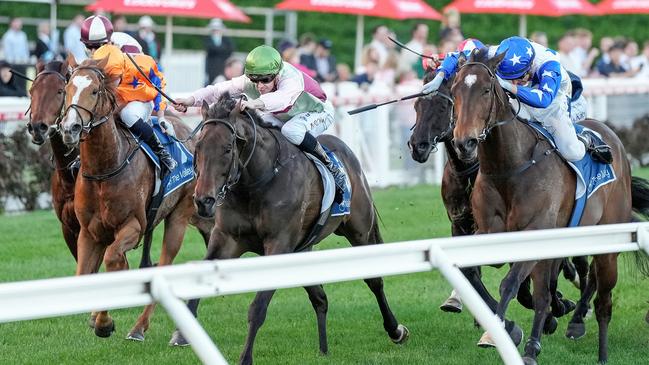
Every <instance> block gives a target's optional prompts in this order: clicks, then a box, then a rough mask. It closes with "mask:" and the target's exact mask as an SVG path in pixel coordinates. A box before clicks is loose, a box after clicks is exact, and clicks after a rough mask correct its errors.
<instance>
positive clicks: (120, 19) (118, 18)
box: [112, 15, 135, 37]
mask: <svg viewBox="0 0 649 365" xmlns="http://www.w3.org/2000/svg"><path fill="white" fill-rule="evenodd" d="M112 22H113V30H114V31H115V32H122V33H126V34H128V35H130V36H131V37H133V36H134V35H135V34H134V33H133V32H130V31H128V30H127V29H126V28H127V27H128V22H127V21H126V17H125V16H124V15H115V16H114V17H113V21H112Z"/></svg>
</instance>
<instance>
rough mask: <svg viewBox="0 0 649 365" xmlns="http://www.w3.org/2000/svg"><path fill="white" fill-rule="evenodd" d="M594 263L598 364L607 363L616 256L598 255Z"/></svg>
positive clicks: (615, 275) (615, 276)
mask: <svg viewBox="0 0 649 365" xmlns="http://www.w3.org/2000/svg"><path fill="white" fill-rule="evenodd" d="M593 260H594V261H595V265H594V268H595V271H596V273H595V275H596V276H597V297H595V302H594V304H595V316H596V318H597V324H598V325H599V362H600V364H604V363H606V361H608V324H609V322H610V321H611V315H612V312H613V300H612V298H611V292H612V290H613V288H614V287H615V284H616V283H617V254H607V255H599V256H595V257H594V258H593Z"/></svg>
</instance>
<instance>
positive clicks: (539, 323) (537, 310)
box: [524, 260, 561, 364]
mask: <svg viewBox="0 0 649 365" xmlns="http://www.w3.org/2000/svg"><path fill="white" fill-rule="evenodd" d="M560 263H561V260H545V261H541V262H539V263H538V264H536V266H535V267H534V270H533V271H532V275H531V277H532V283H533V284H534V295H533V297H534V322H533V323H532V330H531V331H530V337H529V339H528V340H527V343H526V344H525V357H524V362H525V364H536V357H537V356H538V355H539V353H541V334H542V332H543V329H544V326H545V322H546V318H548V315H550V316H552V314H551V313H550V302H551V299H552V295H551V282H552V276H554V275H555V273H556V274H557V275H558V272H557V271H558V266H559V265H560Z"/></svg>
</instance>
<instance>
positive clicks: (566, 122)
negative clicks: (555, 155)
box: [523, 91, 586, 161]
mask: <svg viewBox="0 0 649 365" xmlns="http://www.w3.org/2000/svg"><path fill="white" fill-rule="evenodd" d="M581 98H583V97H580V99H581ZM577 101H579V99H578V100H577ZM568 102H569V98H568V96H567V95H565V94H564V93H563V92H561V91H559V92H558V93H557V95H556V96H555V98H554V100H552V103H550V105H549V106H548V107H547V108H533V107H531V106H529V105H525V104H523V107H524V108H525V109H526V110H527V112H528V113H529V115H530V116H531V117H532V118H533V119H534V120H537V121H539V122H541V123H542V124H543V126H544V127H545V128H546V129H547V130H548V131H549V132H550V133H551V134H552V136H554V141H555V142H556V144H557V148H558V150H559V152H560V153H561V155H562V156H563V157H565V158H566V159H567V160H568V161H579V160H581V159H582V158H583V157H584V155H585V153H586V146H584V144H583V143H582V142H581V141H580V140H579V139H578V138H577V133H576V132H575V127H574V125H573V124H572V123H573V120H572V119H571V114H572V115H573V116H575V117H577V115H576V113H583V115H584V116H585V115H586V111H585V109H584V110H583V112H581V111H580V110H577V111H576V112H573V113H570V112H569V110H568ZM585 106H586V103H585V100H584V102H583V107H585ZM572 107H573V108H574V107H575V104H574V103H573V104H572ZM577 108H578V109H579V108H581V106H580V105H577ZM582 119H583V118H582ZM580 120H581V119H580Z"/></svg>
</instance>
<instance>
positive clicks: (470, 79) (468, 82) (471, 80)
mask: <svg viewBox="0 0 649 365" xmlns="http://www.w3.org/2000/svg"><path fill="white" fill-rule="evenodd" d="M476 80H478V76H476V75H474V74H468V75H466V77H465V78H464V83H465V84H466V86H468V87H471V86H473V84H475V82H476Z"/></svg>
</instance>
